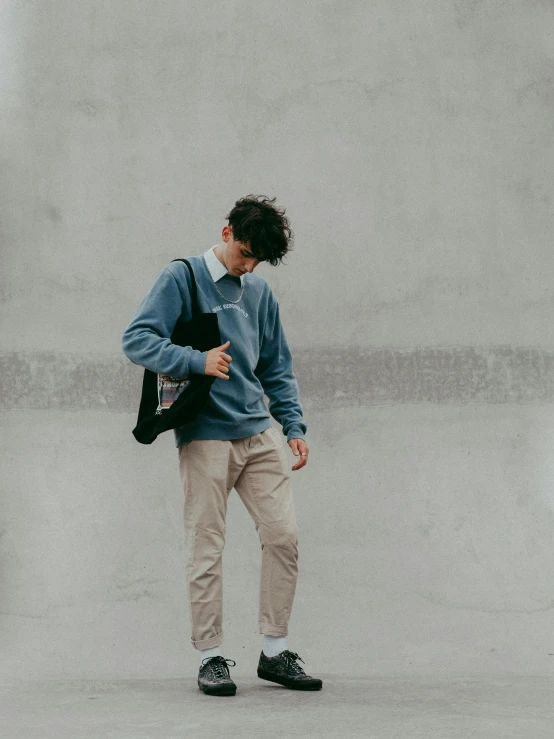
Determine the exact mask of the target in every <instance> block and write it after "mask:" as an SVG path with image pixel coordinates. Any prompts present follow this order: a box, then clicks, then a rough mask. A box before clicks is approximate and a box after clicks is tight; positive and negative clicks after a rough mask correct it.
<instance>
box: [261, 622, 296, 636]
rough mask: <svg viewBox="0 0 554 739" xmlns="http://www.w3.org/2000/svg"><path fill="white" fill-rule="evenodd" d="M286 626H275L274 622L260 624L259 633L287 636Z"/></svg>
mask: <svg viewBox="0 0 554 739" xmlns="http://www.w3.org/2000/svg"><path fill="white" fill-rule="evenodd" d="M288 633H289V632H288V628H287V627H286V626H276V625H275V624H268V623H264V624H260V634H263V635H264V636H287V635H288Z"/></svg>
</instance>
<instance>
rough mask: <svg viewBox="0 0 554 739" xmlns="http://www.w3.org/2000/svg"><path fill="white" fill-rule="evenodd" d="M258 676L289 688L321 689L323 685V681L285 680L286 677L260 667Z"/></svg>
mask: <svg viewBox="0 0 554 739" xmlns="http://www.w3.org/2000/svg"><path fill="white" fill-rule="evenodd" d="M258 677H261V678H262V680H269V681H270V682H272V683H279V685H284V686H285V688H290V689H291V690H321V688H322V686H323V683H319V684H318V683H306V682H304V683H302V682H301V681H297V680H287V678H286V677H280V675H274V674H273V673H271V672H265V670H260V669H258Z"/></svg>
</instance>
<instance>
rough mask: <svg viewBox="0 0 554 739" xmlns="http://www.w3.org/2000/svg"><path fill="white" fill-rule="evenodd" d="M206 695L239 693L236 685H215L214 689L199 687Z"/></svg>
mask: <svg viewBox="0 0 554 739" xmlns="http://www.w3.org/2000/svg"><path fill="white" fill-rule="evenodd" d="M198 687H199V688H200V690H201V691H202V692H203V693H205V694H206V695H235V693H236V692H237V686H236V685H214V687H213V688H210V687H204V686H202V685H199V686H198Z"/></svg>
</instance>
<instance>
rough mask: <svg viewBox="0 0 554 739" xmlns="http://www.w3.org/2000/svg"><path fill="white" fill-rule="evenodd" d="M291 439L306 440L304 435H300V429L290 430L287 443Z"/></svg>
mask: <svg viewBox="0 0 554 739" xmlns="http://www.w3.org/2000/svg"><path fill="white" fill-rule="evenodd" d="M291 439H304V441H306V439H305V438H304V434H303V433H302V431H301V429H299V428H296V429H291V430H290V431H289V432H288V434H287V441H290V440H291Z"/></svg>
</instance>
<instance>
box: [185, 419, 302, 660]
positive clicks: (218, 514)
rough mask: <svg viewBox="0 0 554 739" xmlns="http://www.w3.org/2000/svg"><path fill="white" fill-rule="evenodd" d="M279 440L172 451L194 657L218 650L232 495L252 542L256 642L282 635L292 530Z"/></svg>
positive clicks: (292, 569) (294, 548)
mask: <svg viewBox="0 0 554 739" xmlns="http://www.w3.org/2000/svg"><path fill="white" fill-rule="evenodd" d="M282 438H284V436H282V434H281V432H280V431H277V430H276V429H274V428H273V427H270V428H268V429H266V430H265V431H262V432H261V433H259V434H254V435H253V436H247V437H246V438H242V439H230V440H219V439H195V440H193V441H191V442H189V443H188V444H181V445H180V446H179V447H178V452H179V470H180V473H181V480H182V481H183V489H184V494H185V506H184V514H185V516H184V518H185V543H186V547H187V563H186V580H187V587H188V594H189V607H190V617H191V623H192V637H191V642H192V645H193V646H194V647H195V648H196V649H209V648H210V647H216V646H218V645H220V644H221V643H222V642H223V627H222V620H223V619H222V614H223V597H222V594H223V588H222V553H223V547H224V544H225V519H226V513H227V499H228V497H229V493H230V492H231V490H232V488H235V490H236V491H237V493H238V494H239V496H240V498H241V500H242V502H243V503H244V505H245V506H246V508H247V510H248V512H249V513H250V515H251V516H252V518H253V520H254V523H255V525H256V531H257V532H258V535H259V537H260V544H261V548H262V557H261V559H262V564H261V579H260V599H259V618H258V621H259V627H260V634H266V635H268V636H286V635H287V633H288V621H289V617H290V613H291V610H292V604H293V600H294V594H295V590H296V580H297V575H298V564H297V563H298V527H297V525H296V515H295V510H294V501H293V497H292V491H291V484H290V472H289V462H288V459H287V455H286V451H285V447H284V444H283V442H282Z"/></svg>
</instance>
